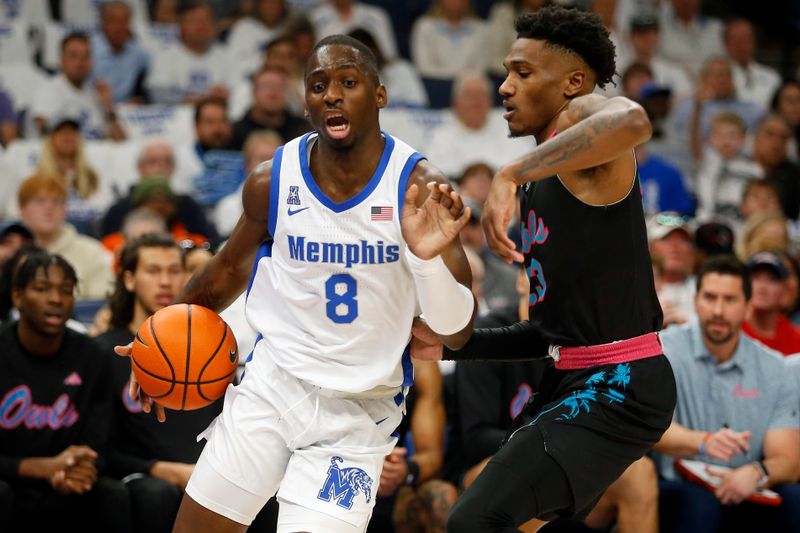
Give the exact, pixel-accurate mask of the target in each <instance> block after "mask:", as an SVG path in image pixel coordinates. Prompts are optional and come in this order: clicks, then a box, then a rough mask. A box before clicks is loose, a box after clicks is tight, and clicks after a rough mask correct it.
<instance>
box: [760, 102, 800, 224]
mask: <svg viewBox="0 0 800 533" xmlns="http://www.w3.org/2000/svg"><path fill="white" fill-rule="evenodd" d="M755 132H756V134H755V138H754V140H753V159H754V160H755V162H756V163H758V164H759V165H760V166H761V168H762V169H763V170H764V175H765V176H766V177H767V178H769V179H770V180H772V181H773V182H774V183H775V184H776V185H777V186H778V192H779V196H780V200H781V207H782V208H783V213H784V215H786V217H787V218H789V219H791V220H797V218H798V216H800V166H798V165H797V164H795V163H792V162H791V161H789V157H788V144H789V140H790V139H791V137H792V129H791V128H790V126H789V124H788V123H787V122H786V120H785V119H784V118H783V117H781V116H779V115H767V116H766V117H764V119H763V120H762V121H761V123H760V124H759V125H758V127H757V128H756V130H755Z"/></svg>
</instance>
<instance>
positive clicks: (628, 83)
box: [621, 63, 672, 101]
mask: <svg viewBox="0 0 800 533" xmlns="http://www.w3.org/2000/svg"><path fill="white" fill-rule="evenodd" d="M621 81H622V96H624V97H626V98H630V99H631V100H635V101H639V100H641V95H642V93H643V92H644V90H645V88H648V89H651V90H652V88H654V87H657V86H656V85H655V83H654V82H653V70H652V69H651V68H650V67H649V66H647V65H645V64H644V63H631V64H630V65H628V68H626V69H625V71H624V72H623V73H622V80H621ZM660 89H661V90H665V91H668V90H669V88H667V87H663V88H660ZM670 94H672V93H670Z"/></svg>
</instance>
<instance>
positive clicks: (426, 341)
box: [411, 318, 444, 361]
mask: <svg viewBox="0 0 800 533" xmlns="http://www.w3.org/2000/svg"><path fill="white" fill-rule="evenodd" d="M411 335H412V337H411V357H413V358H414V359H419V360H421V361H440V360H441V359H442V350H443V349H444V345H443V344H442V341H441V340H440V339H439V336H438V335H437V334H436V333H434V332H433V330H432V329H431V328H430V326H428V324H427V323H426V322H425V321H424V320H422V319H421V318H415V319H414V322H413V323H412V324H411Z"/></svg>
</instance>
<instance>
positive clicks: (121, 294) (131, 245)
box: [108, 233, 186, 328]
mask: <svg viewBox="0 0 800 533" xmlns="http://www.w3.org/2000/svg"><path fill="white" fill-rule="evenodd" d="M142 248H162V249H167V250H170V249H175V250H177V251H178V254H179V255H180V258H181V265H182V266H183V267H184V268H186V257H185V256H184V254H183V250H182V249H181V247H180V245H179V244H178V243H177V242H176V241H175V239H174V238H173V237H172V235H170V234H169V233H145V234H144V235H142V236H141V237H137V238H136V239H134V240H132V241H130V242H128V243H126V244H125V246H124V247H123V248H122V252H121V253H120V255H119V266H118V267H117V279H116V281H115V283H114V292H113V293H111V296H109V298H108V308H109V310H110V311H111V325H112V326H113V327H115V328H127V327H128V325H129V324H130V323H131V320H133V303H134V301H135V299H136V295H135V294H134V293H132V292H130V291H129V290H128V289H127V288H126V287H125V272H134V273H135V272H136V269H137V268H138V266H139V256H140V255H141V250H142Z"/></svg>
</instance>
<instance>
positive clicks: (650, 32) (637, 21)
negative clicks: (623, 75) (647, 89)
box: [617, 10, 693, 101]
mask: <svg viewBox="0 0 800 533" xmlns="http://www.w3.org/2000/svg"><path fill="white" fill-rule="evenodd" d="M660 40H661V31H660V23H659V20H658V15H657V14H656V13H654V12H652V11H647V10H641V11H639V12H637V13H636V14H635V15H634V16H633V17H632V18H631V22H630V43H631V57H630V61H629V62H628V64H623V63H622V62H620V61H618V62H617V65H618V68H619V70H620V72H625V71H626V70H627V69H628V66H629V65H632V64H634V63H641V64H644V65H647V66H648V67H649V68H650V70H651V72H652V73H653V83H655V84H656V85H658V86H660V87H666V88H669V89H670V91H671V93H670V94H671V95H672V97H673V99H674V100H675V101H679V100H682V99H683V98H685V97H687V96H691V94H692V90H693V84H692V80H691V78H690V77H689V74H688V72H687V71H686V69H685V68H684V67H682V66H681V65H679V64H677V63H673V62H672V61H669V60H668V59H665V58H663V57H661V56H660V55H658V53H657V52H658V45H659V42H660Z"/></svg>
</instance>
